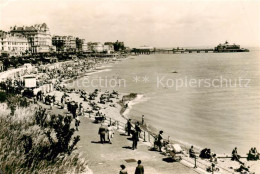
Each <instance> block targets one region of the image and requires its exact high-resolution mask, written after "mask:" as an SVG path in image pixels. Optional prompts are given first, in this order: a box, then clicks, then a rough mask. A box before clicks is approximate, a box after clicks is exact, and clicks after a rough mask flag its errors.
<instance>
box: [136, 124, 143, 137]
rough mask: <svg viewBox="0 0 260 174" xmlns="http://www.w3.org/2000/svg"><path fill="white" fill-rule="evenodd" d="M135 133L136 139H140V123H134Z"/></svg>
mask: <svg viewBox="0 0 260 174" xmlns="http://www.w3.org/2000/svg"><path fill="white" fill-rule="evenodd" d="M135 131H136V132H137V135H138V138H139V137H140V133H141V131H142V130H141V128H140V123H139V122H136V124H135Z"/></svg>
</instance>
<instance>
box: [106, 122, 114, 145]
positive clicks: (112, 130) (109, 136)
mask: <svg viewBox="0 0 260 174" xmlns="http://www.w3.org/2000/svg"><path fill="white" fill-rule="evenodd" d="M107 131H108V134H107V139H108V141H109V143H110V144H112V142H111V139H112V138H113V135H114V129H113V127H112V126H111V125H108V128H107Z"/></svg>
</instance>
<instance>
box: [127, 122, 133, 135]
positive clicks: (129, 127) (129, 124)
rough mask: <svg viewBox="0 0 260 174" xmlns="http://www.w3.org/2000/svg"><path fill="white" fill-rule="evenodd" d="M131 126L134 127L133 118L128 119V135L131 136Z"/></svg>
mask: <svg viewBox="0 0 260 174" xmlns="http://www.w3.org/2000/svg"><path fill="white" fill-rule="evenodd" d="M131 127H132V124H131V119H128V121H127V135H128V136H130V134H131Z"/></svg>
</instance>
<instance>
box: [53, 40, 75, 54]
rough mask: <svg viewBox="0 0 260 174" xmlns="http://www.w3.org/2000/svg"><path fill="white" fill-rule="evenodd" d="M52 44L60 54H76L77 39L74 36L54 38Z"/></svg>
mask: <svg viewBox="0 0 260 174" xmlns="http://www.w3.org/2000/svg"><path fill="white" fill-rule="evenodd" d="M52 44H53V45H54V46H56V50H57V51H58V52H65V51H66V52H74V51H76V48H77V46H76V38H75V37H73V36H53V37H52Z"/></svg>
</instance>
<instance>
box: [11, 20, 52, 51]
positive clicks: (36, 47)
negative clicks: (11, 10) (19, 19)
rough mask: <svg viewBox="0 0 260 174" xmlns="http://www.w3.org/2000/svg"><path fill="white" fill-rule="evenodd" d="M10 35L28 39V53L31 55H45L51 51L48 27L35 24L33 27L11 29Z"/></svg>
mask: <svg viewBox="0 0 260 174" xmlns="http://www.w3.org/2000/svg"><path fill="white" fill-rule="evenodd" d="M10 32H11V33H12V34H21V35H23V36H25V37H26V38H27V39H28V42H29V51H30V52H31V53H45V52H50V51H52V49H53V47H52V40H51V34H50V30H49V28H48V26H47V25H46V24H45V23H43V24H36V25H33V26H30V27H28V26H23V27H16V26H14V27H11V29H10Z"/></svg>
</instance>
